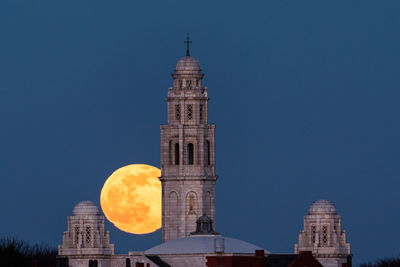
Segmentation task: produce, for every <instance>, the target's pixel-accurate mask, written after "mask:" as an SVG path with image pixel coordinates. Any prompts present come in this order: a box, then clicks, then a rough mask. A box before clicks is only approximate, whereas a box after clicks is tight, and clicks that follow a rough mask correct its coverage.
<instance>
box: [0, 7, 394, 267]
mask: <svg viewBox="0 0 400 267" xmlns="http://www.w3.org/2000/svg"><path fill="white" fill-rule="evenodd" d="M244 2H246V3H244ZM399 14H400V2H399V1H398V0H393V1H392V0H387V1H371V0H364V1H348V0H337V1H311V0H310V1H232V0H230V1H222V0H221V1H208V0H204V1H196V2H195V1H178V0H176V1H165V0H163V1H161V0H160V1H134V0H130V1H127V0H117V1H105V0H97V1H88V0H70V1H52V0H40V1H31V0H1V1H0V35H1V39H0V121H1V128H0V129H1V131H0V173H1V181H2V183H1V186H0V212H1V214H2V215H1V220H0V236H17V237H19V238H22V239H25V240H28V241H31V242H39V243H41V242H43V243H46V244H48V245H51V246H56V245H57V244H60V243H61V240H62V233H63V231H65V230H66V229H67V221H66V217H67V216H69V215H71V212H72V208H73V206H74V205H75V204H76V203H77V202H79V201H81V200H86V199H88V200H92V201H94V202H95V203H96V204H99V196H100V190H101V188H102V186H103V183H104V182H105V180H106V179H107V178H108V176H109V175H110V174H111V173H112V172H113V171H114V170H116V169H118V168H120V167H122V166H125V165H127V164H133V163H144V164H150V165H154V166H157V167H159V162H160V154H159V150H160V149H159V146H160V145H159V142H160V126H159V125H160V124H162V123H165V122H166V102H165V99H166V95H167V90H168V87H170V86H171V85H172V78H171V77H170V74H171V73H172V71H173V69H174V66H175V63H176V61H177V60H178V59H179V58H180V57H182V56H184V55H185V45H184V43H183V41H184V40H185V37H186V32H190V35H191V39H192V40H193V45H192V56H193V57H195V58H197V59H198V60H199V61H200V63H201V66H202V69H203V72H204V73H205V79H204V81H205V85H206V86H208V88H209V95H210V97H211V101H210V103H209V104H210V109H209V117H210V122H211V123H215V124H216V125H217V129H216V150H217V154H216V157H217V169H216V170H217V174H218V175H219V179H218V181H217V186H216V226H217V231H218V232H221V233H222V234H224V235H226V236H231V237H235V238H239V239H243V240H246V241H249V242H251V243H254V244H257V245H259V246H262V247H265V248H266V249H268V250H270V251H272V252H279V253H291V252H293V247H294V244H295V243H296V242H297V241H298V233H299V231H300V230H301V228H302V225H303V216H304V215H305V214H306V212H307V209H308V207H309V205H310V204H311V203H312V202H313V201H314V200H317V199H320V198H324V199H329V200H331V201H333V202H334V203H335V204H336V206H337V209H338V211H339V213H340V214H341V215H342V225H343V228H344V229H345V230H346V231H347V239H348V242H350V243H351V246H352V251H353V253H354V261H355V262H356V263H360V262H364V261H366V260H373V259H376V258H378V257H386V256H400V238H399V237H400V227H398V226H399V225H400V210H399V203H400V194H399V188H400V181H399V179H400V164H399V163H400V138H399V137H400V123H399V117H400V104H399V98H400V92H399V91H400V64H399V62H400V49H399V47H400V34H399V29H400V16H399ZM106 228H107V229H108V230H110V232H111V241H112V243H114V244H115V246H116V250H117V251H118V252H123V253H126V252H127V251H133V250H144V249H147V248H150V247H151V246H153V245H156V244H158V243H159V242H160V240H161V231H157V232H156V233H153V234H150V235H143V236H137V235H131V234H126V233H124V232H121V231H119V230H118V229H116V228H115V227H113V226H112V224H110V223H107V224H106Z"/></svg>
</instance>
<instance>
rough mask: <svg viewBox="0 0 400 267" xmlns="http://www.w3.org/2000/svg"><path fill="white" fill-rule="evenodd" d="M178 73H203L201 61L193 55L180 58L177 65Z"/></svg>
mask: <svg viewBox="0 0 400 267" xmlns="http://www.w3.org/2000/svg"><path fill="white" fill-rule="evenodd" d="M175 73H177V74H193V73H196V74H197V73H201V68H200V63H199V62H198V61H197V60H196V59H195V58H192V57H191V56H186V57H183V58H181V59H179V60H178V62H177V63H176V66H175Z"/></svg>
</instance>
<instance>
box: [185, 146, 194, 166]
mask: <svg viewBox="0 0 400 267" xmlns="http://www.w3.org/2000/svg"><path fill="white" fill-rule="evenodd" d="M193 161H194V160H193V144H192V143H189V144H188V145H187V160H186V162H187V164H188V165H193Z"/></svg>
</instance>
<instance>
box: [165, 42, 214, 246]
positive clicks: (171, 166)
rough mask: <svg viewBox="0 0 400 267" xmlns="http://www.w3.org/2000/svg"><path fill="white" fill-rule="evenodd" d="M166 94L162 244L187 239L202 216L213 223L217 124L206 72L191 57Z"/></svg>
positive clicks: (179, 67)
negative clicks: (210, 111) (205, 82)
mask: <svg viewBox="0 0 400 267" xmlns="http://www.w3.org/2000/svg"><path fill="white" fill-rule="evenodd" d="M185 43H186V44H187V51H186V56H185V57H183V58H181V59H180V60H179V61H178V62H177V64H176V66H175V71H174V73H173V74H172V78H173V87H170V88H169V90H168V96H167V104H168V124H166V125H161V177H160V180H161V183H162V242H166V241H169V240H174V239H178V238H182V237H188V236H189V235H190V233H191V232H194V231H195V230H196V220H197V218H199V217H200V216H201V215H202V214H205V215H207V216H209V217H210V218H211V219H212V220H213V221H214V222H215V205H214V202H215V193H214V186H215V181H216V179H217V176H216V175H215V142H214V130H215V125H213V124H208V100H209V98H208V93H207V87H202V83H203V77H204V74H203V73H202V72H201V68H200V64H199V62H198V61H197V60H196V59H194V58H192V57H191V56H190V53H189V44H190V43H191V41H190V40H189V37H188V38H187V40H186V41H185Z"/></svg>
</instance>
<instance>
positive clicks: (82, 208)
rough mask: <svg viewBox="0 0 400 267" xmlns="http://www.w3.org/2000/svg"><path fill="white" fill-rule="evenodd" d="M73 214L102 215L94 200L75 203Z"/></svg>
mask: <svg viewBox="0 0 400 267" xmlns="http://www.w3.org/2000/svg"><path fill="white" fill-rule="evenodd" d="M72 215H73V216H79V215H100V212H99V209H98V208H97V206H96V205H95V204H94V203H93V202H92V201H89V200H84V201H81V202H79V203H78V204H76V205H75V207H74V209H73V210H72Z"/></svg>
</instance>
